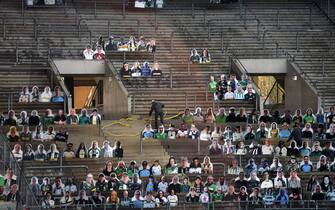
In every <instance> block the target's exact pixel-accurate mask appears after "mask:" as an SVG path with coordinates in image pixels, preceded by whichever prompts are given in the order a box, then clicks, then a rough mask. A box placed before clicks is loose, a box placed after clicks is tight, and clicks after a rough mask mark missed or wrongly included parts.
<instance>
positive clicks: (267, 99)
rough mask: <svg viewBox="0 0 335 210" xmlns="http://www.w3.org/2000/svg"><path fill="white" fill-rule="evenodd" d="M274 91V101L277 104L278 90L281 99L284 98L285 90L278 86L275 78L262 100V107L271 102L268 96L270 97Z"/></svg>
mask: <svg viewBox="0 0 335 210" xmlns="http://www.w3.org/2000/svg"><path fill="white" fill-rule="evenodd" d="M274 91H275V94H276V96H275V98H276V100H275V103H276V104H279V102H280V101H279V92H280V93H281V94H282V96H283V99H284V97H285V91H284V89H283V88H282V87H281V86H280V84H279V83H278V81H277V80H276V81H275V83H273V85H272V87H271V89H270V91H269V93H268V94H267V96H266V98H265V100H264V101H263V107H266V106H267V105H269V104H271V102H270V100H271V98H270V97H271V95H272V94H273V92H274ZM282 103H283V102H282Z"/></svg>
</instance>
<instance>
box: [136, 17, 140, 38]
mask: <svg viewBox="0 0 335 210" xmlns="http://www.w3.org/2000/svg"><path fill="white" fill-rule="evenodd" d="M136 21H137V36H138V37H140V36H141V21H140V20H136Z"/></svg>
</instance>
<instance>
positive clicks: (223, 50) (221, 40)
mask: <svg viewBox="0 0 335 210" xmlns="http://www.w3.org/2000/svg"><path fill="white" fill-rule="evenodd" d="M220 35H221V52H223V51H224V50H223V48H224V47H223V31H221V34H220Z"/></svg>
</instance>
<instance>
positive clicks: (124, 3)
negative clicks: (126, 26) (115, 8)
mask: <svg viewBox="0 0 335 210" xmlns="http://www.w3.org/2000/svg"><path fill="white" fill-rule="evenodd" d="M122 16H123V18H125V17H126V0H122Z"/></svg>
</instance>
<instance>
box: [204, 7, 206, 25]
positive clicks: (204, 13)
mask: <svg viewBox="0 0 335 210" xmlns="http://www.w3.org/2000/svg"><path fill="white" fill-rule="evenodd" d="M206 16H207V10H204V27H206Z"/></svg>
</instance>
